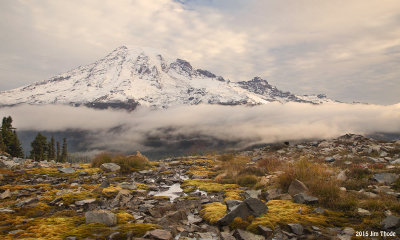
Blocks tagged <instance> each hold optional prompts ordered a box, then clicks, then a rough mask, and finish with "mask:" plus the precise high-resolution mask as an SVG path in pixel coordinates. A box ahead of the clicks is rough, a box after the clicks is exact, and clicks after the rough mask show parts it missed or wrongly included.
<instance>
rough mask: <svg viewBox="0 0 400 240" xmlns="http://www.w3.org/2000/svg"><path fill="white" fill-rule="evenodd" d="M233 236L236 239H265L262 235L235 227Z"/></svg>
mask: <svg viewBox="0 0 400 240" xmlns="http://www.w3.org/2000/svg"><path fill="white" fill-rule="evenodd" d="M233 236H234V237H235V238H236V239H237V240H265V237H264V236H261V235H256V234H254V233H251V232H248V231H244V230H242V229H236V230H235V232H234V233H233Z"/></svg>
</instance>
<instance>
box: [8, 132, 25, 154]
mask: <svg viewBox="0 0 400 240" xmlns="http://www.w3.org/2000/svg"><path fill="white" fill-rule="evenodd" d="M10 154H11V156H13V157H20V158H23V157H24V150H23V149H22V146H21V142H20V141H19V139H18V136H17V132H16V131H15V130H14V131H13V143H12V144H11V146H10Z"/></svg>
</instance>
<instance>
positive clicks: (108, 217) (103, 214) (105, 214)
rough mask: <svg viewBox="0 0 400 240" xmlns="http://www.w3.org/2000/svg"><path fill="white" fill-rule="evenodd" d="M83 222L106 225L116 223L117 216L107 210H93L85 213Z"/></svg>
mask: <svg viewBox="0 0 400 240" xmlns="http://www.w3.org/2000/svg"><path fill="white" fill-rule="evenodd" d="M85 222H86V224H88V223H101V224H104V225H107V226H113V225H115V224H117V216H116V215H115V214H114V213H112V212H110V211H107V210H95V211H89V212H86V213H85Z"/></svg>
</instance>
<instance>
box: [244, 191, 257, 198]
mask: <svg viewBox="0 0 400 240" xmlns="http://www.w3.org/2000/svg"><path fill="white" fill-rule="evenodd" d="M244 195H245V197H246V198H260V196H261V190H247V191H246V192H244Z"/></svg>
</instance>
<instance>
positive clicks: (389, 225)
mask: <svg viewBox="0 0 400 240" xmlns="http://www.w3.org/2000/svg"><path fill="white" fill-rule="evenodd" d="M381 225H382V227H383V229H385V230H389V229H393V228H396V227H399V226H400V218H399V217H396V216H393V215H390V216H387V217H386V218H385V219H384V220H383V221H382V222H381Z"/></svg>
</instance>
